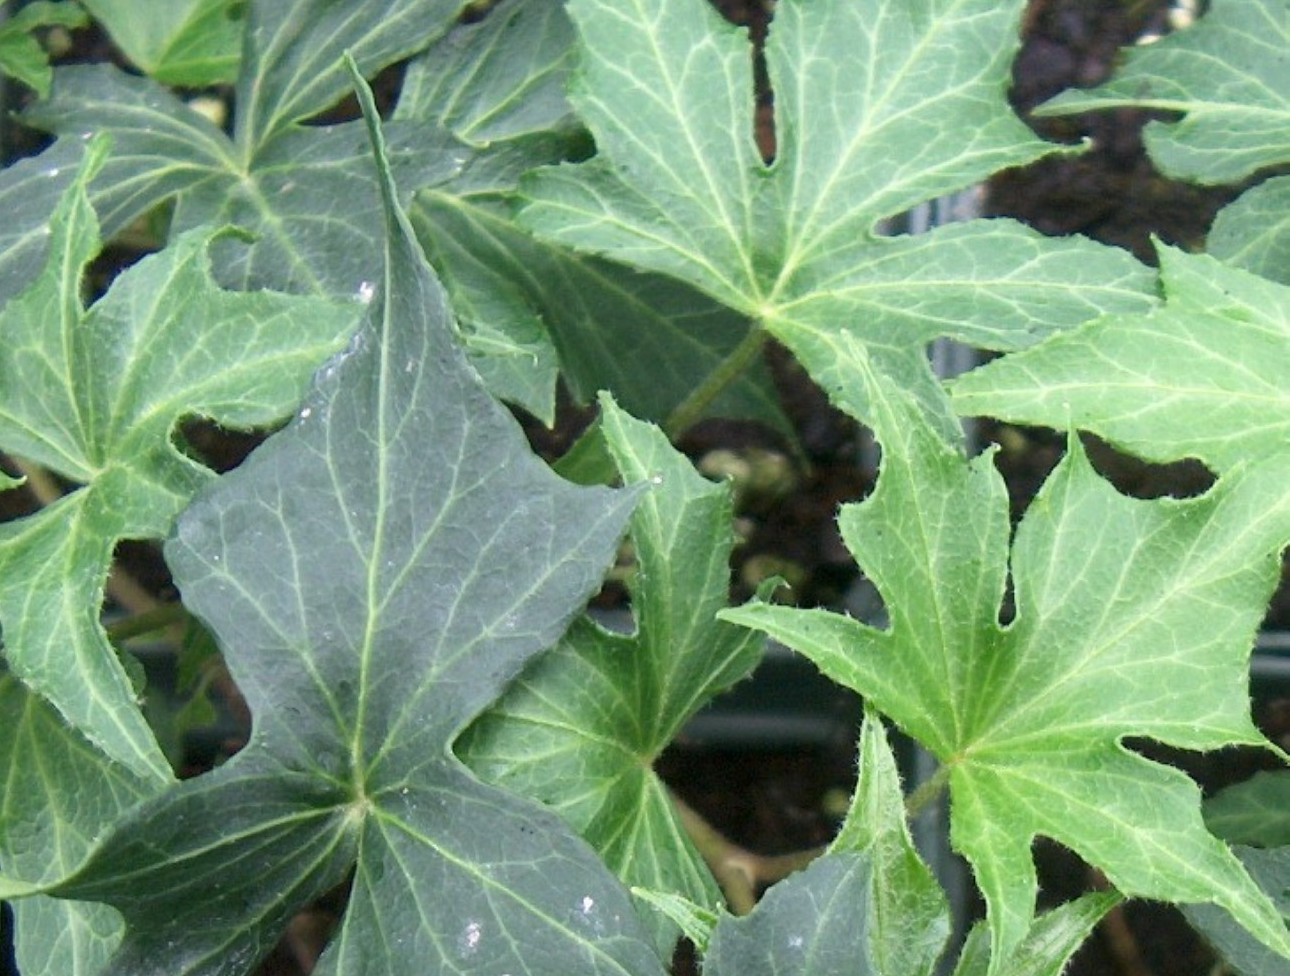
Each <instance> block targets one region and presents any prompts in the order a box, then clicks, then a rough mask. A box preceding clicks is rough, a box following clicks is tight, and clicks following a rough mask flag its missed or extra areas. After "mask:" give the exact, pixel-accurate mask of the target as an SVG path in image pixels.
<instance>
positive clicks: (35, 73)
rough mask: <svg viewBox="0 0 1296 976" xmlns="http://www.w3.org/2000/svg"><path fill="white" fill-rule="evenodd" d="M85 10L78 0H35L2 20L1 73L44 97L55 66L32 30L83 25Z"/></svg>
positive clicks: (0, 33)
mask: <svg viewBox="0 0 1296 976" xmlns="http://www.w3.org/2000/svg"><path fill="white" fill-rule="evenodd" d="M87 19H88V18H87V17H86V15H85V11H84V10H82V9H81V8H80V7H78V6H77V5H76V4H75V3H54V2H51V0H35V2H34V3H28V4H26V5H25V6H23V8H22V9H21V10H18V11H15V12H14V13H13V14H12V15H10V16H9V17H8V18H7V19H6V20H4V21H3V22H0V73H3V74H6V75H8V76H9V77H10V78H17V79H18V80H19V81H21V82H22V83H23V84H24V85H27V86H28V87H30V88H34V89H35V90H36V94H38V95H40V96H41V97H42V98H44V97H45V96H46V95H48V94H49V86H50V77H51V75H52V73H53V72H52V70H51V69H50V66H49V55H48V54H47V53H46V52H45V49H44V48H43V47H41V44H40V41H38V40H36V38H34V37H32V35H31V32H32V31H33V30H35V29H36V28H38V27H53V26H58V27H84V26H85V25H86V23H87Z"/></svg>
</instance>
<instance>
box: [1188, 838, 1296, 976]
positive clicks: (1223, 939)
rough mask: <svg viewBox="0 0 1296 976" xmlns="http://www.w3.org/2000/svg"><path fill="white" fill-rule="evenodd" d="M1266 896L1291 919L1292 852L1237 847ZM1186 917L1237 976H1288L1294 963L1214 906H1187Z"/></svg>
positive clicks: (1285, 916)
mask: <svg viewBox="0 0 1296 976" xmlns="http://www.w3.org/2000/svg"><path fill="white" fill-rule="evenodd" d="M1233 853H1235V854H1236V855H1237V856H1238V857H1239V858H1240V859H1241V861H1242V863H1243V864H1245V865H1246V868H1247V870H1248V871H1249V872H1251V876H1252V877H1253V878H1254V879H1255V881H1256V884H1258V885H1259V886H1260V887H1261V889H1263V890H1264V892H1265V893H1266V894H1267V895H1269V897H1270V898H1272V899H1273V901H1274V904H1275V905H1277V906H1278V910H1279V911H1280V912H1282V914H1283V917H1284V918H1289V919H1290V917H1291V848H1290V847H1288V846H1286V845H1283V846H1282V847H1273V848H1267V849H1264V850H1260V849H1257V848H1254V847H1234V848H1233ZM1183 912H1184V916H1185V917H1186V918H1187V919H1188V921H1189V922H1191V923H1192V926H1193V928H1195V929H1196V930H1197V931H1198V932H1200V933H1201V934H1202V935H1203V936H1204V937H1205V938H1206V940H1207V941H1209V942H1210V944H1211V945H1213V946H1214V947H1215V950H1216V951H1217V952H1218V953H1219V955H1220V958H1221V959H1223V960H1224V962H1226V963H1228V965H1229V967H1230V969H1231V970H1232V971H1233V972H1234V973H1236V974H1237V976H1288V974H1289V973H1290V972H1291V963H1290V962H1289V961H1288V960H1287V958H1286V957H1285V956H1283V955H1279V954H1278V953H1277V952H1274V950H1273V949H1272V948H1270V947H1268V946H1265V945H1263V944H1261V943H1260V942H1258V941H1257V940H1256V938H1255V936H1253V935H1252V934H1251V933H1250V932H1248V931H1247V930H1246V929H1244V928H1243V927H1242V926H1241V925H1239V924H1238V923H1237V922H1236V921H1235V920H1234V919H1233V918H1231V917H1229V914H1228V913H1227V912H1225V911H1223V910H1222V909H1220V908H1218V907H1216V906H1215V905H1185V906H1184V909H1183Z"/></svg>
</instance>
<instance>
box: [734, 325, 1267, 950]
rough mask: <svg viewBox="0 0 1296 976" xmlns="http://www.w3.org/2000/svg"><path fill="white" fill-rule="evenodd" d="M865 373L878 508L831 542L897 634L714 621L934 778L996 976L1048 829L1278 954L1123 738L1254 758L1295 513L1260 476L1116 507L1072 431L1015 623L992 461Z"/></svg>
mask: <svg viewBox="0 0 1296 976" xmlns="http://www.w3.org/2000/svg"><path fill="white" fill-rule="evenodd" d="M856 364H857V365H856V379H857V383H858V385H859V386H860V387H861V388H865V389H867V388H868V387H872V388H873V390H872V396H873V398H874V401H875V402H877V403H884V404H885V405H886V409H885V410H880V411H879V412H878V419H877V428H876V431H877V434H878V437H879V439H880V440H881V442H882V444H883V449H884V452H885V454H884V458H885V460H884V466H883V470H882V475H881V479H880V481H879V485H878V488H877V490H876V492H875V493H874V495H873V496H871V497H870V498H869V499H868V500H867V501H865V502H863V503H860V504H858V505H854V506H849V507H847V508H845V509H843V512H842V514H841V517H840V525H841V530H842V535H843V538H844V539H845V540H846V543H847V545H848V546H849V548H850V550H851V552H852V554H853V555H854V556H855V558H856V560H857V561H858V562H859V564H860V566H861V568H862V569H863V570H864V572H865V573H866V575H867V576H868V577H869V578H870V579H871V580H873V581H874V582H875V583H876V585H877V586H878V588H879V589H880V591H881V593H882V595H883V598H884V600H885V601H886V605H887V611H888V615H889V619H890V625H889V627H888V628H887V629H885V630H881V629H877V628H875V627H871V626H868V625H865V624H863V623H859V622H857V621H854V620H852V619H850V618H847V617H844V616H841V615H838V614H834V613H829V612H827V611H811V610H795V609H790V608H777V607H768V606H759V605H757V606H748V607H744V608H740V609H735V610H731V611H725V612H724V613H723V614H722V618H723V619H729V620H733V621H735V622H743V623H747V624H748V625H750V626H756V627H760V628H761V629H763V630H765V631H766V632H767V633H769V634H770V635H771V636H773V637H775V638H776V639H778V640H780V641H783V642H784V643H786V644H788V645H789V646H791V647H793V648H795V649H797V650H799V651H801V652H803V653H805V654H806V655H808V656H809V657H810V658H811V659H812V660H814V662H815V663H816V664H817V665H818V666H819V667H820V669H821V670H823V671H824V672H825V673H826V674H828V675H829V676H830V677H833V678H834V679H836V680H837V681H839V682H842V683H843V684H846V685H848V686H850V687H853V688H855V689H856V690H858V691H859V692H860V693H861V694H862V695H863V696H864V698H865V699H866V700H867V701H868V702H870V703H871V704H872V705H874V706H875V707H876V708H877V709H878V710H879V711H880V712H882V713H883V714H885V715H887V716H888V717H890V718H891V719H893V720H894V721H895V722H896V723H897V725H899V726H900V728H901V729H903V730H904V731H905V732H907V733H908V734H909V735H911V736H912V737H914V738H915V739H917V740H918V741H919V742H921V743H922V744H923V745H925V746H926V747H927V748H928V749H929V750H931V751H932V752H933V753H934V754H935V755H936V756H937V757H938V758H939V759H940V761H941V762H942V763H943V764H944V766H945V767H946V769H947V771H948V776H949V785H950V790H951V795H952V814H951V816H952V827H951V832H952V841H953V843H954V846H955V848H956V850H958V851H959V852H961V853H962V854H963V855H964V856H966V857H967V858H968V860H969V861H970V862H971V864H972V867H973V870H974V872H975V875H976V879H977V882H978V884H979V886H980V888H981V890H982V892H983V893H984V894H985V896H986V899H987V903H988V915H989V921H990V926H991V933H992V937H993V941H994V953H993V962H994V965H995V966H998V965H1001V964H1002V963H1003V962H1004V961H1005V960H1006V959H1007V957H1008V955H1009V954H1010V953H1011V952H1012V951H1013V950H1014V948H1015V947H1016V946H1017V945H1019V944H1020V942H1021V940H1022V939H1024V938H1025V937H1026V935H1027V932H1028V931H1029V927H1030V919H1031V915H1032V906H1033V902H1034V897H1035V890H1034V887H1035V886H1034V883H1033V879H1034V868H1033V866H1032V863H1031V856H1030V846H1031V840H1032V838H1033V837H1035V836H1036V835H1039V834H1042V835H1046V836H1050V837H1053V838H1055V839H1057V840H1059V841H1061V842H1062V843H1064V844H1066V845H1067V846H1069V847H1071V848H1073V849H1074V850H1076V851H1077V852H1079V853H1080V854H1081V855H1082V856H1083V857H1084V858H1085V859H1086V860H1088V861H1090V862H1091V863H1093V864H1095V865H1097V866H1098V867H1100V868H1102V869H1103V871H1104V872H1105V873H1106V874H1107V875H1108V877H1109V878H1110V879H1111V880H1112V883H1113V884H1114V885H1115V886H1116V887H1117V888H1118V889H1119V890H1121V891H1122V892H1124V893H1125V894H1127V895H1130V896H1137V895H1144V896H1149V897H1154V898H1159V899H1163V900H1168V901H1179V902H1199V901H1212V902H1214V903H1216V904H1218V905H1220V906H1221V907H1224V908H1226V909H1227V910H1228V911H1229V912H1231V913H1232V914H1233V915H1234V916H1235V917H1237V918H1238V919H1239V921H1241V922H1242V923H1243V924H1244V925H1245V926H1246V927H1247V928H1248V929H1249V930H1250V931H1252V932H1253V933H1255V934H1256V935H1257V936H1258V937H1259V938H1261V939H1262V940H1263V941H1264V942H1265V943H1266V944H1268V945H1270V946H1273V947H1275V948H1277V947H1279V946H1282V945H1285V942H1286V938H1287V934H1286V930H1285V928H1284V925H1283V922H1282V920H1281V918H1280V917H1279V916H1278V914H1277V912H1276V911H1275V909H1274V907H1273V906H1272V904H1270V903H1269V901H1268V900H1267V899H1266V897H1265V896H1264V895H1263V894H1262V893H1261V892H1260V891H1259V890H1258V889H1257V888H1256V887H1255V885H1254V884H1253V883H1252V882H1251V880H1250V878H1249V877H1248V876H1247V874H1246V872H1245V871H1244V870H1243V869H1242V867H1241V865H1240V864H1239V863H1238V862H1237V860H1236V859H1235V858H1234V857H1233V856H1232V855H1231V854H1229V852H1228V850H1227V849H1226V848H1225V846H1224V845H1223V843H1222V842H1221V841H1219V840H1217V839H1215V838H1214V837H1212V836H1211V835H1210V834H1209V833H1208V832H1207V831H1206V829H1205V827H1204V826H1203V824H1202V819H1201V811H1200V796H1199V794H1198V791H1197V789H1196V787H1195V786H1194V785H1193V783H1192V782H1191V780H1189V779H1188V778H1187V777H1186V776H1184V775H1183V774H1181V773H1179V772H1177V771H1174V770H1172V769H1169V768H1168V767H1164V766H1161V765H1158V764H1156V763H1155V762H1152V761H1151V760H1148V759H1145V758H1143V757H1140V756H1137V755H1135V754H1134V753H1132V752H1130V751H1129V750H1127V749H1126V748H1124V747H1123V746H1122V745H1121V739H1122V738H1123V737H1125V736H1145V737H1149V738H1153V739H1158V740H1161V741H1163V742H1166V743H1169V744H1172V745H1177V746H1181V747H1185V748H1191V749H1209V748H1216V747H1221V746H1225V745H1230V744H1234V743H1249V744H1262V743H1263V742H1264V740H1263V737H1262V736H1261V735H1260V733H1259V732H1258V731H1257V730H1256V729H1255V728H1254V727H1253V726H1252V724H1251V721H1250V714H1249V699H1248V695H1247V667H1246V664H1247V660H1248V657H1249V652H1250V647H1251V640H1252V636H1253V634H1254V631H1255V628H1256V626H1257V624H1258V623H1259V620H1260V618H1261V616H1262V615H1263V613H1264V609H1265V605H1266V603H1267V601H1268V597H1269V594H1270V592H1271V591H1272V588H1273V585H1274V582H1275V579H1276V572H1277V557H1278V552H1279V551H1280V549H1281V548H1282V546H1283V544H1284V542H1285V533H1284V534H1283V535H1282V536H1280V537H1278V538H1275V534H1274V532H1273V527H1274V525H1275V522H1276V521H1280V520H1281V518H1282V516H1283V513H1285V511H1286V503H1285V502H1282V501H1279V500H1276V499H1275V497H1274V494H1273V493H1272V492H1271V491H1269V490H1268V488H1267V485H1266V478H1265V477H1264V476H1263V474H1258V475H1257V476H1256V477H1249V476H1248V477H1240V476H1239V474H1238V472H1236V471H1235V472H1233V473H1232V474H1231V475H1230V476H1226V477H1225V478H1223V479H1221V481H1220V482H1219V483H1218V484H1217V485H1216V486H1215V488H1214V489H1213V490H1212V491H1211V492H1210V493H1209V494H1207V495H1206V496H1203V497H1200V498H1196V499H1190V500H1187V501H1171V500H1158V501H1152V502H1142V501H1136V500H1133V499H1130V498H1126V497H1124V496H1121V495H1119V494H1117V493H1116V492H1115V490H1114V489H1112V487H1111V486H1110V485H1108V484H1107V483H1106V482H1104V481H1103V480H1102V479H1101V478H1099V477H1098V475H1097V474H1095V473H1094V472H1093V470H1092V469H1091V468H1090V467H1089V465H1088V463H1087V461H1086V460H1085V458H1084V454H1083V451H1082V450H1080V449H1079V447H1078V444H1077V442H1076V440H1075V439H1074V438H1073V439H1072V446H1071V450H1070V451H1069V452H1068V454H1067V456H1066V458H1065V460H1064V461H1063V462H1062V463H1061V464H1060V465H1059V467H1058V468H1057V469H1056V470H1055V471H1054V472H1053V474H1052V475H1051V476H1050V478H1049V480H1048V482H1047V483H1046V484H1045V486H1044V488H1043V489H1042V491H1041V492H1040V494H1039V496H1038V497H1037V498H1036V500H1035V502H1034V504H1033V505H1032V506H1031V508H1030V509H1029V510H1028V512H1027V514H1026V516H1025V518H1024V519H1023V521H1022V523H1021V525H1020V527H1019V529H1018V531H1017V534H1016V539H1015V541H1014V543H1013V545H1012V549H1011V560H1012V574H1013V579H1014V581H1015V582H1014V588H1013V597H1014V604H1015V615H1014V618H1013V620H1012V622H1011V623H1010V624H1007V625H1002V624H1000V623H999V613H1000V606H1001V603H1002V601H1003V598H1004V592H1005V583H1006V576H1007V569H1008V560H1009V544H1008V537H1009V533H1008V507H1007V495H1006V492H1005V490H1004V487H1003V483H1002V481H1001V480H1000V478H999V476H998V475H997V474H996V473H995V471H994V468H993V465H992V457H991V455H990V454H989V453H986V454H983V455H981V456H980V457H978V458H977V459H975V460H973V461H971V462H968V461H967V460H966V459H965V458H964V457H963V456H962V451H961V449H960V448H959V447H956V446H953V445H951V444H950V443H949V442H948V441H945V440H943V439H942V438H941V437H940V436H939V435H937V434H936V433H935V432H933V431H931V430H930V429H929V428H927V427H926V426H924V425H923V424H921V423H920V422H919V421H918V419H917V416H916V414H915V410H916V407H915V406H914V405H913V403H912V400H911V398H910V397H909V396H908V395H907V394H905V393H904V392H902V391H900V390H898V389H896V388H895V387H893V386H892V385H891V384H890V383H889V382H888V381H887V380H886V378H885V376H883V375H881V374H879V373H877V372H876V371H875V370H873V369H872V368H871V366H870V365H869V363H868V360H867V356H866V355H865V354H864V352H863V351H862V350H860V351H859V353H858V356H857V359H856ZM1267 467H1272V465H1267ZM1268 473H1269V474H1270V475H1272V474H1273V472H1268ZM1249 474H1250V472H1248V475H1249ZM1078 581H1083V585H1078Z"/></svg>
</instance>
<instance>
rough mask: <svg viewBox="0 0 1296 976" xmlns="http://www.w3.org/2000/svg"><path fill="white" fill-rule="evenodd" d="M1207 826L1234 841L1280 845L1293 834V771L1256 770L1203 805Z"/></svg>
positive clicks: (1215, 832) (1214, 832) (1253, 844)
mask: <svg viewBox="0 0 1296 976" xmlns="http://www.w3.org/2000/svg"><path fill="white" fill-rule="evenodd" d="M1202 814H1203V815H1204V816H1205V818H1206V826H1207V827H1209V828H1210V832H1211V833H1212V834H1214V835H1215V836H1216V837H1220V838H1223V839H1224V840H1226V841H1228V842H1229V843H1231V844H1249V845H1251V846H1252V847H1281V846H1282V845H1283V844H1284V843H1285V842H1287V841H1288V839H1289V838H1290V837H1291V772H1290V770H1286V769H1283V770H1275V771H1265V772H1259V773H1256V774H1255V775H1254V776H1252V777H1251V778H1250V779H1248V780H1246V781H1244V782H1241V783H1235V784H1233V785H1232V786H1228V787H1225V788H1224V789H1222V790H1220V791H1219V792H1218V793H1216V794H1215V795H1214V796H1212V797H1211V798H1210V799H1209V800H1207V801H1206V802H1205V803H1204V804H1203V805H1202Z"/></svg>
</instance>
